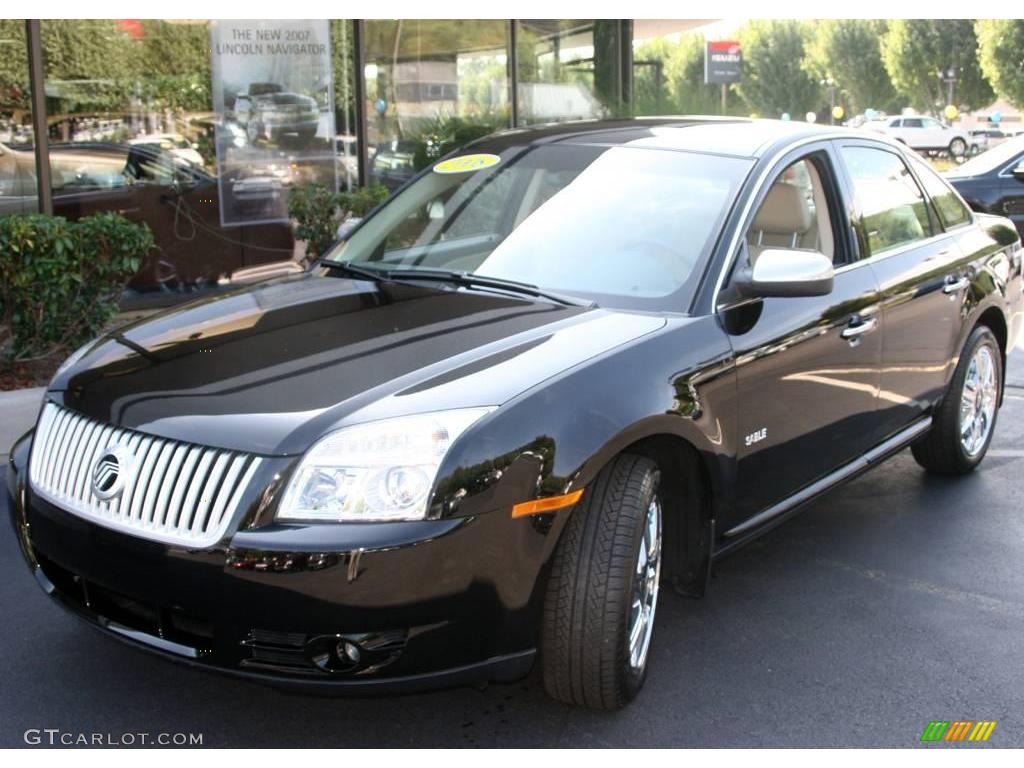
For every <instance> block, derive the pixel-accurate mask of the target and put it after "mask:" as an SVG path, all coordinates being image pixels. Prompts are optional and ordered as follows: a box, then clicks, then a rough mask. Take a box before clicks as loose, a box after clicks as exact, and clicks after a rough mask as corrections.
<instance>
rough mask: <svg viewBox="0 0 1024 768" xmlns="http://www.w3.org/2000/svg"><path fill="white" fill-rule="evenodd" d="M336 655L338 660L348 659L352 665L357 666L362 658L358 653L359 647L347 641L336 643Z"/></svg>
mask: <svg viewBox="0 0 1024 768" xmlns="http://www.w3.org/2000/svg"><path fill="white" fill-rule="evenodd" d="M336 653H337V654H338V658H339V659H348V660H349V661H351V662H352V663H353V664H358V663H359V660H360V659H361V658H362V654H361V653H360V652H359V646H358V645H356V644H355V643H350V642H349V641H348V640H342V641H341V642H340V643H338V648H337V651H336Z"/></svg>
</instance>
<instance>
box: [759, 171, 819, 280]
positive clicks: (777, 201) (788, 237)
mask: <svg viewBox="0 0 1024 768" xmlns="http://www.w3.org/2000/svg"><path fill="white" fill-rule="evenodd" d="M815 225H816V222H815V217H814V212H813V211H812V210H811V207H810V205H808V201H807V193H806V192H804V190H802V189H801V188H800V187H797V186H795V185H793V184H788V183H786V182H776V183H775V184H773V185H772V187H771V189H769V190H768V194H767V196H766V197H765V199H764V202H763V203H762V204H761V208H760V210H758V212H757V216H755V217H754V223H753V225H751V227H750V230H749V232H748V244H749V246H750V248H749V251H750V261H751V263H753V262H754V261H755V260H756V259H757V257H758V255H760V253H761V251H763V250H764V249H766V248H813V247H815V244H816V241H817V236H816V234H815V232H814V230H815V229H816V226H815Z"/></svg>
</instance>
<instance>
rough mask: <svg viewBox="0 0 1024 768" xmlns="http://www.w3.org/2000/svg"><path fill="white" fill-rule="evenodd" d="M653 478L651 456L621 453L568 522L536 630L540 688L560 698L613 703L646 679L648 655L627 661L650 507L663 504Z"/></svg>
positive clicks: (595, 705)
mask: <svg viewBox="0 0 1024 768" xmlns="http://www.w3.org/2000/svg"><path fill="white" fill-rule="evenodd" d="M658 483H659V473H658V468H657V465H656V464H655V463H654V462H653V461H651V460H649V459H646V458H643V457H640V456H632V455H622V456H619V457H618V458H616V459H615V461H613V462H612V463H611V464H610V465H609V466H608V467H606V468H605V469H604V470H602V472H601V473H600V474H599V475H598V476H597V479H596V480H595V481H594V483H593V484H592V485H591V486H590V487H589V488H587V490H586V493H585V494H584V497H583V501H582V502H581V503H580V505H579V507H577V508H576V509H575V510H574V511H573V513H572V517H571V518H570V519H569V522H568V523H567V524H566V527H565V530H564V531H563V533H562V537H561V540H560V541H559V544H558V548H557V549H556V551H555V555H554V560H553V563H552V568H551V577H550V580H549V582H548V589H547V594H546V596H545V602H544V618H543V627H542V631H541V664H542V668H543V675H544V687H545V688H546V689H547V692H548V693H549V694H550V695H551V696H552V697H553V698H555V699H557V700H559V701H562V702H564V703H566V704H576V705H579V706H584V707H589V708H592V709H605V710H614V709H619V708H621V707H623V706H625V705H626V704H627V703H629V702H630V701H631V700H632V699H633V698H634V697H635V696H636V694H637V693H638V692H639V691H640V688H641V687H642V686H643V682H644V678H645V677H646V673H647V663H646V662H647V658H649V654H647V653H644V655H643V659H642V661H641V663H639V664H638V668H634V666H633V665H632V664H631V662H630V647H629V623H630V614H631V608H632V604H633V589H634V585H636V584H638V583H639V582H638V581H637V579H636V571H637V567H636V566H637V557H638V554H639V548H640V546H642V544H643V541H644V531H645V522H646V520H647V519H648V518H647V513H648V509H649V508H650V507H651V505H652V502H654V501H657V502H658V508H659V509H660V505H661V500H660V498H659V496H658ZM658 562H659V564H660V545H659V558H658ZM655 580H656V577H655ZM656 595H657V593H655V603H654V605H655V607H656V599H657V597H656ZM652 621H653V619H652Z"/></svg>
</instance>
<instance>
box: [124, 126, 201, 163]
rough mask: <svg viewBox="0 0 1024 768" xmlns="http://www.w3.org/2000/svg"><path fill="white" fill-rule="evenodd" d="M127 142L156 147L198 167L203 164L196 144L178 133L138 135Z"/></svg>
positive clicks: (134, 144) (133, 144)
mask: <svg viewBox="0 0 1024 768" xmlns="http://www.w3.org/2000/svg"><path fill="white" fill-rule="evenodd" d="M128 143H129V144H130V145H132V146H140V145H144V146H151V147H156V148H158V149H159V150H161V151H163V152H166V153H167V154H168V155H170V156H171V157H176V158H179V159H181V160H184V161H185V162H186V163H189V164H190V165H194V166H196V167H198V168H202V167H203V164H204V161H203V156H202V155H201V154H199V150H197V149H196V145H195V144H193V143H192V142H191V141H189V140H188V139H186V138H185V137H184V136H182V135H181V134H180V133H154V134H150V135H148V136H139V137H138V138H136V139H132V140H131V141H129V142H128Z"/></svg>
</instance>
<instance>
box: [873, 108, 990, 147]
mask: <svg viewBox="0 0 1024 768" xmlns="http://www.w3.org/2000/svg"><path fill="white" fill-rule="evenodd" d="M864 127H865V128H867V129H869V130H872V131H878V132H879V133H884V134H886V135H888V136H891V137H892V138H894V139H896V141H900V142H902V143H904V144H906V145H907V146H908V147H910V148H911V149H914V150H917V151H918V152H948V153H949V154H950V155H952V156H954V157H963V156H964V155H966V154H967V151H968V150H969V149H970V147H971V137H970V135H969V134H968V133H967V131H961V130H960V129H959V128H951V127H950V126H948V125H946V124H945V123H942V122H940V121H938V120H936V119H935V118H934V117H927V116H925V115H904V116H902V117H887V118H886V119H885V120H875V121H873V122H870V123H865V125H864Z"/></svg>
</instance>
